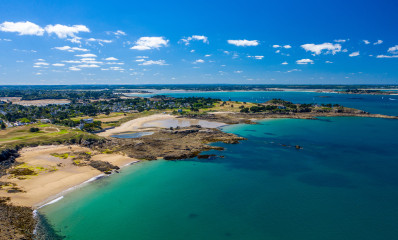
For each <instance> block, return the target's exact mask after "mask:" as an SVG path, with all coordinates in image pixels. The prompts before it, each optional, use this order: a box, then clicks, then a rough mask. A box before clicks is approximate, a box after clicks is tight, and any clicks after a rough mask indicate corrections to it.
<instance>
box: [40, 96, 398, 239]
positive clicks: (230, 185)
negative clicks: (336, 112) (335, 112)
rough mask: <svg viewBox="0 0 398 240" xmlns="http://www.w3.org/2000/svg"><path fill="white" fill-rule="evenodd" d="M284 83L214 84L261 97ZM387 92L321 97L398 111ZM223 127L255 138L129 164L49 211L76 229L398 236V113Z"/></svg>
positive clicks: (126, 235) (165, 235)
mask: <svg viewBox="0 0 398 240" xmlns="http://www.w3.org/2000/svg"><path fill="white" fill-rule="evenodd" d="M185 94H186V93H184V94H173V95H174V96H181V95H185ZM198 94H199V93H198ZM227 94H228V95H227ZM275 94H277V93H273V92H272V93H271V95H272V96H269V93H266V92H264V93H202V95H205V96H209V97H218V98H223V99H226V98H227V99H229V98H231V99H232V100H241V101H252V102H255V101H266V99H267V98H274V97H275V96H274V95H275ZM283 94H285V96H280V97H278V98H284V99H286V100H290V101H294V102H313V101H307V100H311V99H312V98H315V96H314V95H315V93H311V94H310V93H283ZM289 94H290V95H289ZM307 94H308V96H307ZM188 95H189V94H188ZM191 95H192V94H191ZM195 95H196V94H195ZM199 95H200V94H199ZM318 95H325V94H318ZM381 97H382V96H366V95H348V96H346V95H338V96H335V95H333V96H332V97H331V98H316V99H317V101H316V102H317V103H321V100H322V102H328V103H329V102H331V103H340V104H343V102H346V103H347V104H344V105H346V106H347V105H348V104H351V105H350V106H352V107H357V108H361V107H359V106H364V107H367V109H365V110H367V111H370V112H375V113H384V114H392V115H398V103H396V101H395V100H388V101H387V100H385V99H382V98H381ZM349 98H358V99H349ZM359 98H360V99H359ZM384 98H386V97H385V96H384ZM387 98H388V96H387ZM392 98H394V96H392ZM362 109H364V108H362ZM223 130H224V131H226V132H231V133H235V134H238V135H240V136H244V137H246V138H248V140H247V141H243V142H242V143H240V144H236V145H229V144H222V143H217V144H216V145H218V146H223V147H225V148H226V150H225V151H222V152H217V151H215V152H212V151H210V153H215V154H218V155H223V156H224V158H214V159H208V160H203V159H200V160H199V159H186V160H181V161H164V160H158V161H149V162H142V163H138V164H135V165H133V166H129V167H126V168H124V169H123V170H122V171H121V173H120V174H114V175H112V176H110V177H106V178H102V179H100V180H97V181H94V182H92V183H90V184H88V185H86V186H84V187H81V188H79V189H77V190H75V191H73V192H71V193H69V194H66V195H65V196H64V198H63V199H62V200H60V201H58V202H56V203H54V204H51V205H48V206H45V207H43V208H41V209H40V210H39V212H40V214H41V215H42V216H43V218H45V220H46V222H47V223H48V224H49V226H51V227H52V229H53V230H54V231H55V232H57V233H58V235H61V236H64V237H65V239H135V240H155V239H156V240H158V239H171V240H187V239H195V240H196V239H198V240H199V239H201V240H202V239H209V240H213V239H214V240H223V239H239V240H242V239H248V240H257V239H259V240H260V239H261V240H264V239H269V240H290V239H295V240H296V239H298V240H301V239H302V240H319V239H323V240H329V239H330V240H336V239H338V240H343V239H350V240H356V239H358V240H368V239H369V240H374V239H396V238H397V236H398V228H397V226H398V204H397V202H398V174H397V172H398V141H397V140H398V139H397V133H398V121H394V120H389V119H372V118H353V117H344V118H320V119H318V120H301V119H272V120H264V121H261V122H260V124H258V125H232V126H226V127H223ZM295 145H300V146H301V147H302V149H300V150H297V149H296V148H295V147H294V146H295ZM49 238H50V239H54V238H55V237H54V236H52V237H49Z"/></svg>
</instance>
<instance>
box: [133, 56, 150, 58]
mask: <svg viewBox="0 0 398 240" xmlns="http://www.w3.org/2000/svg"><path fill="white" fill-rule="evenodd" d="M136 58H149V57H148V56H137V57H136Z"/></svg>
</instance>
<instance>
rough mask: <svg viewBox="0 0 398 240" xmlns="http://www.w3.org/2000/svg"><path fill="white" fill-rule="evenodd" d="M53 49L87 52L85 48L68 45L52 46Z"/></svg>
mask: <svg viewBox="0 0 398 240" xmlns="http://www.w3.org/2000/svg"><path fill="white" fill-rule="evenodd" d="M54 49H58V50H61V51H68V52H74V51H82V52H88V50H87V49H85V48H78V47H70V46H63V47H54Z"/></svg>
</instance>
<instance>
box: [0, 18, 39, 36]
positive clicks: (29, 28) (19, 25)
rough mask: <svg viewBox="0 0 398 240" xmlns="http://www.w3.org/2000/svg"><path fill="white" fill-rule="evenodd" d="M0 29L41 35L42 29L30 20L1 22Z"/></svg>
mask: <svg viewBox="0 0 398 240" xmlns="http://www.w3.org/2000/svg"><path fill="white" fill-rule="evenodd" d="M0 31H3V32H16V33H18V34H19V35H36V36H43V33H44V29H43V28H42V27H40V26H39V25H36V24H34V23H32V22H29V21H26V22H3V23H2V24H0Z"/></svg>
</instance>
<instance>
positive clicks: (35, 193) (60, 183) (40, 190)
mask: <svg viewBox="0 0 398 240" xmlns="http://www.w3.org/2000/svg"><path fill="white" fill-rule="evenodd" d="M78 151H92V150H90V149H89V148H85V147H81V146H77V145H71V146H66V145H50V146H39V147H33V148H25V149H23V150H22V151H21V152H20V154H21V157H19V158H18V162H24V163H23V166H24V167H25V166H26V167H29V168H31V169H36V170H37V172H38V173H37V174H36V175H32V176H29V177H28V178H27V179H23V178H21V179H18V178H17V177H15V176H14V177H11V178H10V176H7V175H6V176H3V177H1V178H0V181H2V182H8V183H10V184H15V186H16V187H17V188H18V189H19V190H20V192H13V193H8V192H7V191H5V189H3V190H2V191H0V197H10V203H11V204H12V205H14V206H24V207H31V208H33V209H38V208H40V207H42V206H43V205H45V204H47V203H49V202H51V201H54V200H55V199H57V198H59V197H61V195H62V194H64V193H65V192H68V191H70V190H73V189H75V188H76V187H78V186H80V185H82V184H85V183H88V182H91V181H93V180H95V179H97V178H98V177H101V176H103V175H105V174H104V173H102V172H101V171H99V170H97V169H95V168H93V167H90V166H76V165H74V164H73V161H72V160H71V159H70V158H69V159H61V158H58V157H54V156H51V154H53V153H61V152H71V154H73V152H78ZM99 159H101V160H102V161H108V162H110V163H111V164H114V165H116V166H118V167H119V168H122V167H124V166H127V165H130V164H132V163H135V162H137V161H138V160H137V159H134V158H130V157H126V156H123V155H120V154H102V153H100V154H96V155H94V156H93V160H99Z"/></svg>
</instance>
